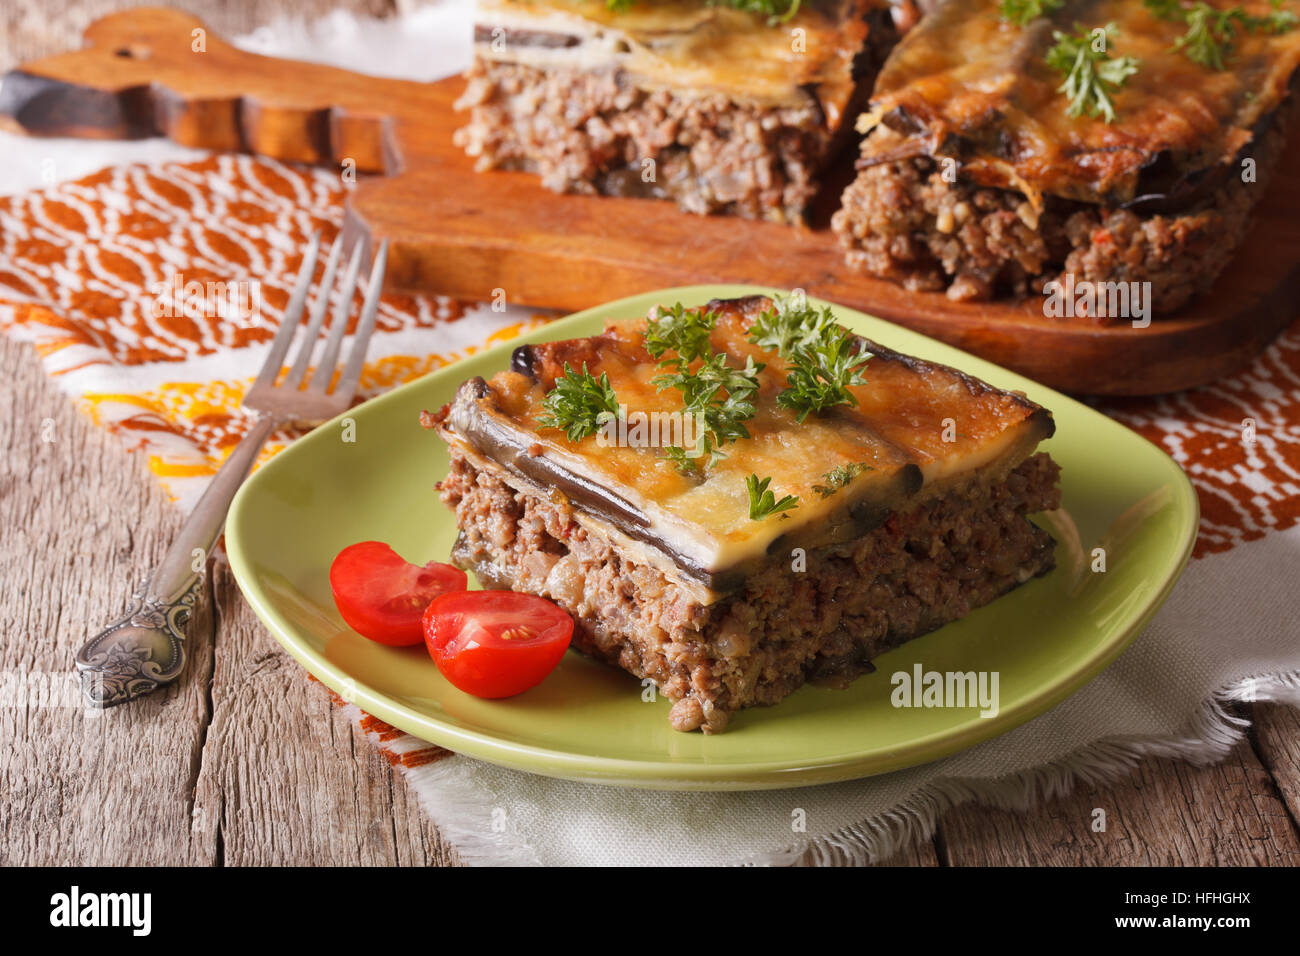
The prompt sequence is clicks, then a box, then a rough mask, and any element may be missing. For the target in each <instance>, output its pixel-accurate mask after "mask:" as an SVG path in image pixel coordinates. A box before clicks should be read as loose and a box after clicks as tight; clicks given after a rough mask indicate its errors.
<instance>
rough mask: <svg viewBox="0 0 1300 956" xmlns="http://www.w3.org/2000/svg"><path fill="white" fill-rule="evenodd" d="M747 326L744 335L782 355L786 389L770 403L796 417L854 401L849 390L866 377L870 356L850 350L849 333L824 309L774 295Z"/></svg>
mask: <svg viewBox="0 0 1300 956" xmlns="http://www.w3.org/2000/svg"><path fill="white" fill-rule="evenodd" d="M773 301H774V303H775V305H774V308H771V309H767V310H766V311H764V312H763V313H762V314H761V315H760V316H759V317H758V318H757V319H755V320H754V324H753V325H752V326H750V329H749V340H750V341H751V342H753V343H754V344H755V345H757V346H758V347H759V348H764V349H770V350H774V351H776V352H777V353H778V354H779V355H780V356H781V358H782V359H784V360H785V362H786V364H787V366H788V370H787V372H786V379H785V382H786V388H785V389H784V390H783V391H782V392H781V393H780V394H779V395H777V397H776V403H777V404H778V405H780V406H781V407H782V408H788V409H790V410H791V411H793V412H795V413H796V417H797V418H798V420H799V421H800V422H802V421H803V420H804V419H806V418H807V417H808V416H809V415H810V414H813V413H814V412H817V413H820V412H824V411H825V410H826V409H828V408H832V407H833V406H835V405H856V404H857V403H858V400H857V399H856V398H854V397H853V393H852V392H850V391H849V389H850V388H852V387H853V386H854V385H862V384H864V383H865V382H866V377H865V375H864V374H863V366H864V365H865V364H866V362H867V360H868V359H869V358H871V356H870V355H869V354H868V353H867V352H866V351H865V350H859V351H855V350H854V348H853V342H854V340H853V337H852V336H851V335H849V333H848V331H846V330H845V329H844V328H843V326H841V325H839V324H838V323H837V322H836V321H835V317H834V316H833V315H832V314H831V310H830V309H825V308H824V309H821V310H818V309H813V308H810V307H809V306H808V305H807V303H805V302H802V301H797V300H796V299H795V297H794V296H789V297H783V296H777V297H775V298H774V300H773Z"/></svg>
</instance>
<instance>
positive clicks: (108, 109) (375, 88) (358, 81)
mask: <svg viewBox="0 0 1300 956" xmlns="http://www.w3.org/2000/svg"><path fill="white" fill-rule="evenodd" d="M85 36H86V44H87V45H86V47H85V48H84V49H81V50H77V51H75V52H72V53H65V54H61V55H59V56H53V57H49V58H47V59H44V60H38V61H36V62H34V63H29V64H26V65H24V66H22V67H21V68H19V69H17V70H14V71H12V72H10V73H9V74H8V75H6V76H5V78H4V84H3V86H2V87H0V124H3V125H5V126H7V127H10V128H16V129H18V130H20V131H22V132H25V133H27V134H29V135H37V136H75V137H82V138H95V139H135V138H139V137H146V136H166V137H167V138H169V139H171V140H173V141H175V142H177V143H179V144H181V145H182V146H192V147H195V148H200V149H217V150H242V151H247V152H252V153H257V154H259V155H263V156H269V157H271V158H273V159H281V160H287V161H294V162H305V163H312V164H315V165H324V166H335V165H337V166H339V167H344V166H346V165H347V164H348V163H349V161H350V163H351V165H353V166H354V168H355V169H356V170H357V171H359V172H383V173H392V172H396V171H398V169H399V168H400V166H401V165H402V163H401V157H400V156H399V155H398V152H397V150H396V149H395V147H394V145H393V144H394V140H393V137H392V135H391V130H390V127H391V123H390V120H389V117H388V116H387V114H386V112H385V111H384V109H383V108H382V104H383V103H384V102H385V96H386V94H387V95H392V94H394V93H396V92H397V90H396V89H394V88H407V87H411V86H418V84H411V83H406V82H404V81H394V80H378V79H374V78H372V77H362V76H360V75H358V74H355V73H349V72H348V71H346V70H339V69H335V68H333V67H327V66H320V65H317V64H312V63H301V62H296V61H292V60H279V59H273V58H270V57H264V56H258V55H257V54H254V53H246V52H244V51H243V50H239V49H236V48H235V47H233V46H231V45H230V44H228V43H226V42H225V41H223V40H222V39H220V38H219V37H218V36H216V34H214V33H213V32H212V31H211V30H209V29H208V28H207V26H205V25H204V23H203V21H202V20H199V19H198V18H197V17H194V16H191V15H190V14H188V13H184V12H182V11H180V10H171V9H166V8H161V7H145V8H139V9H134V10H130V11H124V12H121V13H115V14H111V15H109V16H107V17H104V18H103V19H101V20H97V21H96V22H95V23H93V24H91V26H90V27H89V28H88V29H87V30H86V34H85ZM286 81H288V82H286ZM403 92H404V89H403Z"/></svg>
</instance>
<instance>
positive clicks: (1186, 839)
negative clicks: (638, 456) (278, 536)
mask: <svg viewBox="0 0 1300 956" xmlns="http://www.w3.org/2000/svg"><path fill="white" fill-rule="evenodd" d="M153 2H155V3H156V2H158V0H153ZM254 3H255V0H210V2H204V3H197V2H196V3H194V4H180V5H181V6H190V7H191V8H192V9H193V10H194V12H196V13H200V14H201V15H202V16H203V17H205V18H206V19H207V20H208V22H209V23H210V24H211V25H212V26H213V27H214V28H216V29H218V30H220V31H222V32H223V33H225V34H226V35H235V34H238V33H240V32H243V31H246V30H248V29H250V28H251V27H253V26H255V25H256V22H257V20H259V19H263V20H264V19H265V18H266V17H267V16H268V15H269V14H268V8H269V7H271V6H272V4H267V3H258V4H257V5H256V6H257V11H256V14H254ZM127 5H129V4H128V3H127V2H124V0H95V2H72V3H69V2H68V0H0V69H7V68H9V67H10V66H12V65H14V64H15V63H17V62H20V61H21V60H24V59H30V58H32V57H34V56H39V55H44V54H47V53H52V52H56V51H57V50H59V49H63V48H66V47H67V46H68V44H70V43H72V42H75V40H74V38H76V37H78V36H79V35H80V33H81V30H82V28H83V27H84V26H85V24H86V23H88V22H89V21H90V20H92V19H94V18H95V17H96V16H99V15H101V14H102V13H104V12H107V11H108V10H110V9H113V8H115V7H121V6H127ZM337 5H341V6H349V7H352V8H353V9H359V10H364V11H367V12H371V13H377V14H384V13H392V12H395V11H396V10H397V8H398V4H396V3H392V2H388V0H350V2H346V3H341V4H336V3H332V2H331V0H295V2H292V3H282V4H280V6H281V7H282V8H284V9H288V10H292V11H296V12H304V13H319V12H321V11H322V10H324V9H328V8H330V7H332V6H337ZM0 381H3V382H4V383H5V384H4V387H3V390H0V528H3V529H4V531H3V534H2V535H0V581H3V582H4V591H3V593H2V594H0V676H3V677H4V678H5V679H6V680H7V681H8V684H7V685H6V686H8V687H11V688H12V687H13V686H14V682H15V681H20V682H22V686H24V687H27V688H29V689H37V690H39V689H42V688H44V687H47V686H51V685H54V686H58V687H61V688H63V689H65V690H66V689H68V688H70V687H72V686H73V685H72V684H71V683H70V679H69V678H68V677H67V672H68V669H69V668H70V667H71V662H72V657H73V654H74V653H75V651H76V648H77V647H78V646H79V644H80V643H81V641H82V640H83V639H84V638H85V637H86V636H87V635H88V634H89V633H90V632H92V631H93V630H95V629H97V628H98V627H99V626H102V624H104V623H105V622H106V620H107V619H108V617H109V615H111V614H114V613H115V612H117V611H118V610H119V609H120V608H121V607H123V606H124V605H125V602H126V600H127V598H128V596H129V594H130V590H131V586H132V584H133V583H134V582H136V581H137V580H138V579H139V578H140V577H141V576H142V575H143V574H144V573H145V571H146V570H147V569H148V568H149V567H151V566H152V565H153V564H154V563H155V562H156V561H157V560H158V559H159V558H160V557H161V556H162V553H163V551H164V549H165V548H166V545H167V542H168V541H169V540H170V538H171V536H172V535H173V534H174V532H175V530H176V528H177V527H178V525H179V516H178V515H177V513H176V512H175V510H174V509H173V508H172V507H171V506H170V504H169V503H168V501H167V499H166V496H165V495H164V494H163V493H162V491H161V490H160V489H159V488H158V486H157V485H156V484H155V482H154V480H153V478H152V476H151V475H150V474H149V472H148V471H147V470H146V468H145V466H144V463H143V462H142V461H140V460H139V459H138V456H133V455H131V454H129V453H128V452H126V451H125V450H124V449H123V448H122V447H121V446H120V445H119V444H118V443H117V441H116V440H115V439H114V438H112V437H110V436H108V435H106V434H104V433H103V432H102V431H101V430H99V429H96V428H93V427H92V426H91V425H90V424H89V422H88V421H86V420H84V419H83V418H82V417H81V416H80V415H79V414H78V413H77V412H76V410H75V409H74V408H73V407H72V405H71V404H70V403H69V402H68V400H67V399H66V398H65V397H64V396H63V395H62V394H60V393H59V391H58V390H57V389H56V388H55V387H54V386H53V385H52V384H51V383H50V382H49V381H48V380H47V379H46V378H45V376H44V375H43V374H42V372H41V369H40V367H39V365H38V363H37V360H36V357H35V355H34V354H33V352H32V351H31V349H30V348H29V347H28V346H26V345H21V344H17V343H14V342H11V341H8V340H6V339H3V338H0ZM210 584H211V588H210V592H209V595H208V597H209V599H208V601H207V602H206V607H205V608H204V609H203V611H202V612H201V615H200V617H199V619H198V620H197V621H196V626H195V628H194V631H193V633H194V637H193V639H192V642H193V657H192V664H191V667H190V670H189V672H188V673H187V674H186V675H185V677H184V679H182V680H181V681H180V682H179V683H178V684H176V685H173V686H172V687H171V688H169V689H168V690H167V691H166V692H165V693H161V694H157V695H154V696H153V697H150V698H147V699H144V700H140V701H137V702H135V703H133V704H132V705H130V706H127V707H123V708H118V709H116V710H112V711H108V712H105V713H103V714H101V715H99V716H92V715H89V714H88V713H87V712H86V711H84V710H82V709H81V708H80V707H78V706H75V705H76V703H77V701H76V698H75V696H73V695H68V694H64V695H62V696H58V697H57V699H56V700H54V701H50V700H46V701H45V702H44V703H43V705H40V706H38V705H36V704H34V703H27V704H25V705H24V704H23V703H22V702H21V700H19V699H15V698H12V697H11V698H10V699H7V700H5V701H3V702H0V794H3V796H2V797H0V865H6V866H8V865H19V864H90V865H95V864H100V865H127V864H130V865H138V864H151V863H153V864H162V863H193V864H208V865H247V864H254V865H256V864H263V865H264V864H286V865H307V866H317V865H330V864H400V865H454V864H456V863H457V860H456V855H455V852H454V851H453V850H452V849H451V848H450V847H449V846H448V845H447V843H445V842H444V841H443V840H442V839H441V838H440V836H439V834H438V832H437V830H436V828H435V827H433V826H432V825H431V824H430V823H429V822H428V820H427V819H426V818H425V816H424V815H423V813H422V812H421V811H420V809H419V807H418V806H417V804H416V802H415V799H414V797H413V795H412V794H411V793H410V792H409V790H408V789H407V787H406V785H405V784H404V783H403V781H402V780H401V779H400V778H399V777H398V775H397V774H396V773H395V772H394V770H393V769H392V768H391V767H390V766H389V764H388V762H387V760H385V759H384V758H383V757H382V756H381V755H380V754H379V753H378V751H376V750H375V749H374V747H372V746H371V745H370V744H369V743H368V742H367V741H366V740H365V739H364V738H362V736H361V735H360V734H359V733H358V732H357V730H356V729H355V728H353V727H352V725H351V723H350V722H349V721H348V720H347V719H346V718H345V717H344V716H343V715H342V714H341V713H340V712H339V710H338V709H337V708H336V707H335V706H334V705H333V704H332V703H331V701H330V698H329V695H328V694H327V692H326V691H325V689H324V688H323V687H322V686H321V685H319V684H316V683H314V682H312V681H310V680H308V679H307V676H306V674H305V672H304V671H303V670H302V669H301V668H300V667H298V665H297V664H296V663H294V662H293V661H292V660H291V659H290V658H289V657H288V655H287V654H285V653H284V652H283V651H282V650H281V649H280V648H279V646H278V645H277V644H275V642H274V641H272V640H271V638H270V637H269V636H268V635H267V634H266V633H265V632H264V631H263V629H262V627H261V625H260V624H259V622H258V620H257V618H256V617H255V616H254V615H253V612H252V611H251V610H250V609H249V608H248V606H247V605H246V604H245V603H244V601H243V599H242V598H241V597H240V595H239V592H238V589H237V588H236V587H235V584H234V581H233V579H232V578H231V576H230V573H229V571H228V569H226V568H225V567H224V566H223V565H221V564H217V565H216V566H215V568H214V571H213V574H212V576H211V581H210ZM1240 713H1241V715H1242V716H1245V717H1247V718H1249V719H1250V721H1251V724H1252V728H1251V731H1250V734H1249V737H1248V739H1247V740H1245V741H1243V742H1242V743H1241V744H1240V745H1239V746H1237V747H1236V748H1235V749H1234V750H1233V751H1232V753H1231V755H1230V756H1229V757H1228V759H1227V760H1225V761H1224V762H1223V763H1220V764H1217V765H1213V766H1207V767H1196V766H1192V765H1190V764H1187V763H1180V762H1174V761H1169V760H1156V759H1152V760H1145V761H1142V762H1141V763H1139V764H1138V765H1137V766H1136V767H1135V769H1134V771H1133V773H1132V775H1131V776H1130V777H1129V778H1127V779H1126V780H1123V781H1121V782H1118V783H1113V784H1108V785H1103V786H1081V787H1079V788H1078V789H1077V790H1076V791H1075V792H1074V793H1073V794H1071V795H1070V796H1068V797H1061V798H1057V799H1052V800H1048V801H1045V802H1042V803H1040V804H1039V805H1038V806H1037V807H1035V808H1034V809H1031V810H1027V811H1006V810H998V809H992V808H988V807H982V806H973V805H967V806H964V807H962V808H960V809H958V810H956V811H954V812H952V813H949V814H948V815H947V816H946V817H945V818H944V819H943V821H942V822H941V824H940V826H939V828H938V831H937V832H936V833H935V835H934V837H933V838H932V839H930V840H928V841H926V842H924V843H921V844H920V845H918V846H916V847H914V848H913V849H911V850H909V851H908V852H906V853H904V854H901V855H900V856H899V857H897V858H896V859H895V860H893V861H891V863H897V864H905V865H916V866H980V865H1020V864H1047V865H1063V866H1098V865H1146V864H1175V865H1176V864H1210V865H1213V864H1222V865H1249V864H1291V865H1295V864H1300V826H1298V825H1297V820H1300V713H1297V711H1296V710H1295V709H1292V708H1289V707H1283V706H1276V705H1271V704H1255V705H1250V706H1247V707H1244V708H1242V709H1241V711H1240ZM1097 807H1100V808H1103V809H1104V810H1105V811H1106V816H1107V822H1108V826H1107V828H1106V831H1105V832H1104V833H1096V832H1093V830H1092V828H1091V822H1092V815H1093V809H1094V808H1097Z"/></svg>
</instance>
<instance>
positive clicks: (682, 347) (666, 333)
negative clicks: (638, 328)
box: [645, 302, 718, 369]
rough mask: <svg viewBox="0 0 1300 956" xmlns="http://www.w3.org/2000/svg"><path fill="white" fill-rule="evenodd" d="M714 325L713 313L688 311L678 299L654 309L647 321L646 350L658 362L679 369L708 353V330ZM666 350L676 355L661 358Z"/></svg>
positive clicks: (715, 315)
mask: <svg viewBox="0 0 1300 956" xmlns="http://www.w3.org/2000/svg"><path fill="white" fill-rule="evenodd" d="M717 324H718V314H717V313H716V312H708V311H705V310H704V309H699V310H697V311H695V312H687V311H686V309H685V308H684V307H683V306H682V304H681V303H680V302H678V303H677V304H676V305H674V306H672V307H671V308H669V309H662V308H660V309H657V310H656V312H655V315H654V316H652V317H651V318H650V319H649V321H648V322H647V323H646V331H645V348H646V351H647V352H649V353H650V355H651V357H652V358H654V359H655V361H657V362H658V363H659V364H660V365H663V366H667V367H669V368H673V369H680V368H681V367H682V366H683V365H689V364H690V363H691V362H694V361H695V360H696V359H699V358H704V357H705V356H706V355H708V354H709V352H710V348H709V333H710V332H712V331H713V328H714V326H716V325H717ZM667 351H673V352H676V353H677V354H676V356H674V357H671V358H664V357H663V354H664V353H665V352H667Z"/></svg>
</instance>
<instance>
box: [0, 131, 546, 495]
mask: <svg viewBox="0 0 1300 956" xmlns="http://www.w3.org/2000/svg"><path fill="white" fill-rule="evenodd" d="M343 191H344V187H343V185H342V184H341V183H340V182H339V178H338V177H337V176H333V175H330V174H328V173H325V172H323V171H320V170H313V169H301V168H295V167H290V166H286V165H283V164H280V163H276V162H273V161H269V160H263V159H255V158H252V157H248V156H236V155H217V156H213V157H211V158H209V159H205V160H203V161H201V162H194V163H166V164H159V165H156V166H148V165H133V166H123V167H116V168H111V169H106V170H104V171H102V172H99V173H96V174H95V175H93V176H88V177H86V178H84V179H81V180H78V181H76V182H69V183H64V184H61V185H58V186H53V187H51V188H48V189H43V190H40V191H37V192H32V193H27V194H23V195H17V196H11V197H5V198H3V199H0V306H7V307H3V308H0V326H4V327H6V328H7V329H8V331H10V332H11V333H12V334H14V335H15V336H18V337H20V338H23V339H27V340H29V341H31V342H32V343H33V344H34V345H35V347H36V349H37V351H38V352H39V353H40V356H41V359H42V361H43V362H44V364H45V368H46V370H47V371H48V372H49V374H50V375H51V376H52V377H53V378H54V379H55V380H56V381H57V382H58V383H59V385H60V386H61V387H62V388H63V389H64V390H65V391H67V392H68V393H69V394H71V395H72V396H73V397H74V398H75V399H76V400H77V401H78V402H79V403H80V405H81V407H82V408H83V409H84V410H85V411H86V413H87V414H88V415H90V416H91V418H92V419H93V420H94V421H95V422H96V423H97V424H100V425H102V426H104V427H105V428H108V429H110V430H111V431H113V432H115V433H116V434H118V435H119V436H121V438H122V440H123V441H124V442H126V444H127V446H128V447H129V448H131V449H133V450H139V451H141V452H143V453H144V454H146V455H148V457H149V466H150V468H152V469H153V471H154V473H155V474H156V475H158V477H159V479H160V480H161V481H162V482H163V484H164V485H165V486H166V488H167V489H168V491H169V492H170V493H171V494H172V496H173V497H174V498H175V499H177V501H178V502H179V503H180V504H181V505H182V506H183V507H188V506H189V505H190V504H192V503H193V502H194V501H195V500H197V497H198V495H199V494H200V493H201V492H202V490H203V487H204V485H205V483H206V481H207V479H208V478H209V477H210V476H211V475H212V474H213V473H214V472H215V471H216V470H217V468H219V467H220V466H221V463H222V461H224V459H225V456H226V455H227V454H228V453H229V452H230V450H231V449H233V448H234V446H235V445H236V444H237V443H238V442H239V439H240V438H241V437H242V436H243V434H244V432H245V430H246V429H247V428H248V427H249V425H250V424H251V423H252V418H251V417H250V416H248V415H246V414H245V413H244V412H243V411H242V410H241V409H240V402H241V401H242V399H243V395H244V391H245V390H246V389H247V388H248V386H249V385H250V383H251V382H252V380H253V378H254V377H255V376H256V375H257V372H258V370H259V369H260V367H261V365H262V361H263V358H264V357H265V354H266V349H267V346H268V344H269V342H270V340H271V338H272V337H273V336H274V334H275V330H276V328H277V327H278V325H279V322H280V319H281V317H282V316H283V310H284V306H285V304H286V302H287V300H288V298H289V291H290V289H291V288H292V285H293V281H294V278H295V277H296V275H297V272H298V269H299V267H300V266H301V264H302V250H303V249H304V248H305V247H306V245H307V242H308V240H309V238H310V236H311V233H312V232H313V231H315V230H318V229H319V230H321V231H322V233H323V236H324V240H325V242H326V243H328V242H329V241H331V240H333V238H334V236H335V234H336V232H337V225H336V223H337V222H338V220H339V218H340V216H341V212H342V202H343ZM323 258H324V257H323V256H322V259H323ZM321 272H323V266H319V265H318V267H317V278H318V279H319V278H320V274H321ZM360 296H361V293H360V292H358V294H357V299H358V303H357V308H356V309H354V320H355V316H356V314H357V313H359V311H360V309H359V304H360ZM540 321H542V318H541V317H539V316H536V315H534V314H532V313H528V312H525V311H522V310H520V309H517V308H507V309H506V310H505V311H493V310H492V309H491V308H490V307H487V306H480V305H475V304H472V303H465V302H457V301H455V300H453V299H448V298H445V297H442V296H420V297H411V296H401V295H385V296H384V298H383V301H382V304H381V306H380V309H379V317H378V324H377V327H376V333H375V335H374V338H373V339H372V340H371V344H370V348H369V355H368V361H367V363H366V366H365V371H364V374H363V375H362V378H361V393H360V399H365V398H369V397H371V396H373V395H375V394H377V393H379V392H382V391H384V390H386V389H388V388H392V387H393V386H395V385H400V384H402V383H403V382H409V381H411V380H412V379H414V378H417V377H419V376H420V375H423V374H424V373H425V372H428V371H430V370H432V369H435V368H441V367H442V366H444V365H446V364H447V363H449V362H451V361H454V360H455V359H456V358H458V357H459V356H462V355H467V354H470V353H471V352H473V351H475V350H476V349H479V348H482V347H483V346H485V345H487V344H489V343H492V342H496V341H499V340H501V339H505V338H509V337H511V336H514V335H516V334H518V333H519V332H521V331H523V330H524V329H526V328H531V327H532V326H533V325H535V324H536V323H538V322H540ZM293 437H294V433H293V432H292V431H288V430H286V431H281V432H277V433H276V434H275V435H273V436H272V440H271V442H270V443H269V445H268V446H267V449H266V450H265V451H264V452H263V460H265V458H266V457H269V456H270V455H273V454H275V452H276V451H278V450H279V449H280V448H282V447H284V445H285V444H286V443H287V442H288V441H291V440H292V439H293Z"/></svg>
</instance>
